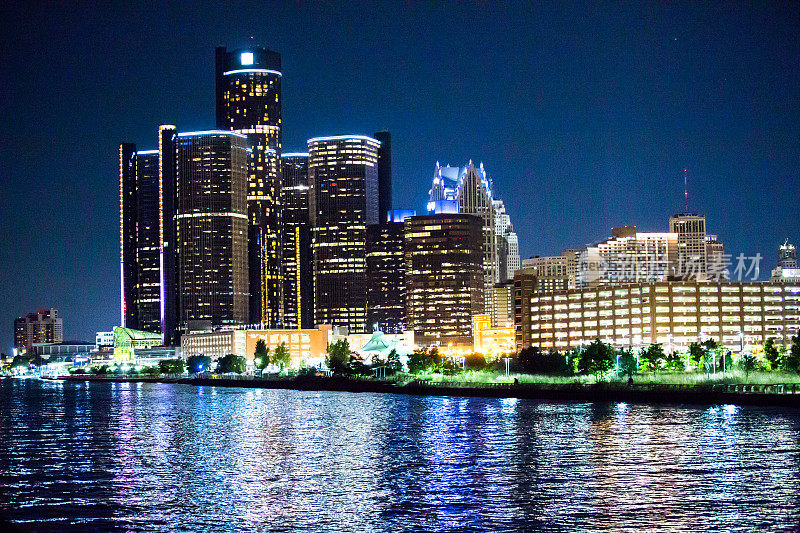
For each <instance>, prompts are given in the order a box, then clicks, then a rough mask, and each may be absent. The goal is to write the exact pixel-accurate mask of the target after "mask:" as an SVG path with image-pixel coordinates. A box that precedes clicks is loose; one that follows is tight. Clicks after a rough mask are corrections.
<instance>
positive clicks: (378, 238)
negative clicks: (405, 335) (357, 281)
mask: <svg viewBox="0 0 800 533" xmlns="http://www.w3.org/2000/svg"><path fill="white" fill-rule="evenodd" d="M389 215H390V216H391V212H390V213H389ZM403 243H404V227H403V219H401V220H397V221H392V222H384V223H383V224H380V225H378V224H373V225H370V226H367V323H368V324H371V325H372V326H373V328H374V327H375V326H377V328H378V329H379V330H380V331H383V332H385V333H402V332H403V331H404V330H405V325H406V279H405V270H406V269H405V257H404V255H403Z"/></svg>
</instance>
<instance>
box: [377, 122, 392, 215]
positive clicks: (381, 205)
mask: <svg viewBox="0 0 800 533" xmlns="http://www.w3.org/2000/svg"><path fill="white" fill-rule="evenodd" d="M375 138H376V139H378V141H380V143H381V145H380V147H379V148H378V219H379V223H381V224H386V223H387V222H388V218H387V217H388V216H389V212H390V211H391V210H392V136H391V134H390V133H389V132H388V131H379V132H377V133H376V134H375Z"/></svg>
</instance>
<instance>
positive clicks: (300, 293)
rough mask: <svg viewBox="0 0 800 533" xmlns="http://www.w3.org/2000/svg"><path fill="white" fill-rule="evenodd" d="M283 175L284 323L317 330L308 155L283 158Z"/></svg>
mask: <svg viewBox="0 0 800 533" xmlns="http://www.w3.org/2000/svg"><path fill="white" fill-rule="evenodd" d="M281 172H282V175H283V203H284V208H283V253H282V256H283V321H284V324H285V326H286V327H289V328H305V329H308V328H313V327H314V268H313V263H312V259H313V258H312V254H311V220H310V216H309V188H308V154H307V153H289V154H281Z"/></svg>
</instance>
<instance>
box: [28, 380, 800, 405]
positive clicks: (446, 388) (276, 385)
mask: <svg viewBox="0 0 800 533" xmlns="http://www.w3.org/2000/svg"><path fill="white" fill-rule="evenodd" d="M42 379H46V380H51V381H83V382H106V383H163V384H181V385H194V386H198V387H201V386H202V387H205V386H210V387H240V388H261V389H290V390H299V391H334V392H352V393H361V392H371V393H384V394H387V393H388V394H405V395H412V396H463V397H478V398H519V399H531V400H552V401H562V402H625V403H645V404H699V405H724V404H733V405H758V406H779V407H794V408H800V387H798V386H797V385H791V386H783V385H651V384H648V385H633V386H629V385H627V384H624V383H615V382H600V383H597V384H593V385H582V384H578V383H568V384H545V383H518V384H472V383H464V384H455V383H452V382H451V383H444V384H438V383H433V382H424V381H423V382H419V381H413V382H410V383H408V384H406V385H398V384H397V383H395V382H393V381H368V380H356V379H349V378H344V377H319V376H298V377H294V378H279V379H259V378H248V377H243V378H205V377H204V378H168V377H149V376H92V375H69V376H58V377H43V378H42ZM787 390H788V391H787ZM780 391H784V392H780ZM791 391H794V392H791Z"/></svg>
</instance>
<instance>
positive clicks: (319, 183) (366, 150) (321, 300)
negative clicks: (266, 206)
mask: <svg viewBox="0 0 800 533" xmlns="http://www.w3.org/2000/svg"><path fill="white" fill-rule="evenodd" d="M379 147H380V142H379V141H378V140H376V139H373V138H372V137H366V136H362V135H341V136H333V137H317V138H313V139H309V141H308V185H309V188H310V192H311V195H310V206H311V224H312V228H313V230H312V231H313V245H312V247H313V253H314V307H315V312H314V319H315V321H316V324H330V325H333V326H346V327H348V328H349V330H350V332H352V333H366V332H367V331H368V325H367V288H366V286H367V283H366V282H367V279H366V239H367V225H370V224H377V223H378V148H379Z"/></svg>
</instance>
